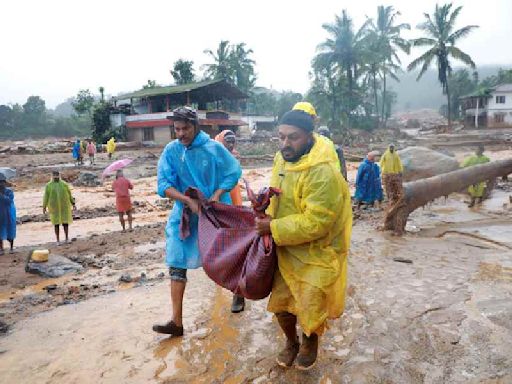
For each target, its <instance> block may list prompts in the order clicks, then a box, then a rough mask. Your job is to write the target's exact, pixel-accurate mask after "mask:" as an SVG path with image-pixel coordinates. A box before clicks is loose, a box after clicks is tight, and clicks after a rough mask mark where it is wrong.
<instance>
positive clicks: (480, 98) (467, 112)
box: [461, 84, 512, 128]
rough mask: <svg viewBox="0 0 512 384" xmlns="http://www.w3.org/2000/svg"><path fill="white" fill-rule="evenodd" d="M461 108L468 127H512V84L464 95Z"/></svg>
mask: <svg viewBox="0 0 512 384" xmlns="http://www.w3.org/2000/svg"><path fill="white" fill-rule="evenodd" d="M461 109H462V115H463V116H464V125H465V126H466V127H470V128H512V84H500V85H498V86H496V87H494V88H489V89H483V90H479V91H477V92H474V93H472V94H469V95H466V96H463V97H461Z"/></svg>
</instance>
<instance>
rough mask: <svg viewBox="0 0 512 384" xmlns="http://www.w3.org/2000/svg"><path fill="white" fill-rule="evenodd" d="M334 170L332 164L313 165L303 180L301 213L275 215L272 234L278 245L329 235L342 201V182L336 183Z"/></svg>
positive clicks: (300, 242)
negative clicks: (282, 215) (276, 216)
mask: <svg viewBox="0 0 512 384" xmlns="http://www.w3.org/2000/svg"><path fill="white" fill-rule="evenodd" d="M334 172H335V170H334V168H333V166H332V165H330V164H322V165H319V166H317V167H313V168H311V169H310V171H309V172H308V174H307V175H306V176H305V180H304V182H303V183H302V185H303V190H302V191H301V194H302V198H301V207H300V209H301V211H302V213H298V214H292V215H288V216H285V217H282V218H279V219H274V220H272V221H271V223H270V228H271V232H272V237H273V238H274V241H275V243H276V244H277V245H278V246H290V245H299V244H304V243H309V242H311V241H313V240H316V239H319V238H322V237H324V236H326V235H327V234H328V233H329V232H330V231H331V227H332V225H333V224H334V223H335V221H336V219H337V214H336V212H339V211H340V209H341V205H342V199H341V194H342V191H341V188H340V184H339V183H333V182H332V180H334V179H335V173H334Z"/></svg>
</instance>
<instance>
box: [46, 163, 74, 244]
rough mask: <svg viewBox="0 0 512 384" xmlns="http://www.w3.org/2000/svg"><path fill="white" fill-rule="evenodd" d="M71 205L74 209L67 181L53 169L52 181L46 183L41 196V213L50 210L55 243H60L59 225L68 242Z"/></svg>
mask: <svg viewBox="0 0 512 384" xmlns="http://www.w3.org/2000/svg"><path fill="white" fill-rule="evenodd" d="M71 207H73V210H76V206H75V199H73V196H71V190H70V189H69V185H68V183H66V182H65V181H62V180H61V179H60V173H59V172H58V171H53V173H52V181H50V182H49V183H48V184H46V188H45V190H44V198H43V214H45V215H46V211H47V210H49V211H50V221H51V222H52V224H53V225H54V228H55V236H56V237H57V244H58V245H60V228H59V227H60V225H61V224H62V227H63V228H64V235H65V236H66V243H69V224H71V223H72V221H73V215H72V213H71Z"/></svg>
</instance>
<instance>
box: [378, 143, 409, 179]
mask: <svg viewBox="0 0 512 384" xmlns="http://www.w3.org/2000/svg"><path fill="white" fill-rule="evenodd" d="M380 169H381V171H382V174H383V175H393V174H398V173H403V171H404V167H403V165H402V161H401V160H400V156H398V153H396V151H395V152H393V153H391V152H390V150H389V149H387V150H386V152H384V154H383V155H382V158H381V159H380Z"/></svg>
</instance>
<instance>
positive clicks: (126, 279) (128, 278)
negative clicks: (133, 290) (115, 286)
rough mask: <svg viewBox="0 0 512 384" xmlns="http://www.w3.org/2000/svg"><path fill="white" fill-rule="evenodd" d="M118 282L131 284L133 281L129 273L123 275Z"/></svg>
mask: <svg viewBox="0 0 512 384" xmlns="http://www.w3.org/2000/svg"><path fill="white" fill-rule="evenodd" d="M119 281H121V282H123V283H131V282H132V281H133V278H132V277H131V275H130V274H129V273H123V274H122V275H121V277H120V278H119Z"/></svg>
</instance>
